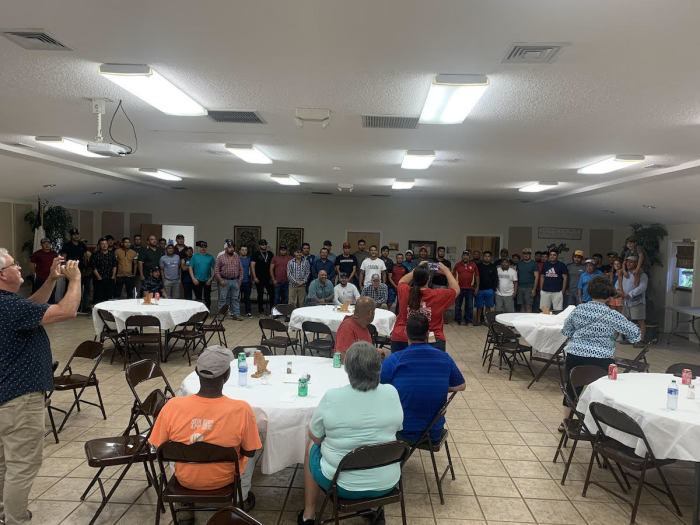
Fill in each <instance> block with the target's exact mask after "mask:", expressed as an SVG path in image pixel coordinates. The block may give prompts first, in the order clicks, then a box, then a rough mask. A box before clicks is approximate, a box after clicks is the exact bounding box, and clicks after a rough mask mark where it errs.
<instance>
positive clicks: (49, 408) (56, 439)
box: [44, 405, 58, 443]
mask: <svg viewBox="0 0 700 525" xmlns="http://www.w3.org/2000/svg"><path fill="white" fill-rule="evenodd" d="M46 410H47V411H48V413H49V422H50V423H51V433H52V434H53V438H54V440H55V441H56V443H58V432H56V422H55V421H54V420H53V412H52V411H51V405H49V406H47V407H46ZM44 437H46V436H44Z"/></svg>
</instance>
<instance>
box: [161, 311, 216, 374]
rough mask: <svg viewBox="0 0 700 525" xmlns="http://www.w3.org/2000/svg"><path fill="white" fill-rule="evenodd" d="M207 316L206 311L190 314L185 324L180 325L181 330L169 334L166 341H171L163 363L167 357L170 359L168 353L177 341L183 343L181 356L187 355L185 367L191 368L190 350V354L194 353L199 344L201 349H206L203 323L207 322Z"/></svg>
mask: <svg viewBox="0 0 700 525" xmlns="http://www.w3.org/2000/svg"><path fill="white" fill-rule="evenodd" d="M208 315H209V313H208V312H206V311H204V312H197V313H195V314H192V316H191V317H190V318H189V319H188V320H187V322H185V323H183V324H182V325H180V326H181V328H178V329H177V330H173V331H172V332H170V336H169V337H168V341H172V344H171V345H170V348H169V349H168V351H167V353H166V355H165V359H163V361H167V360H168V357H170V353H171V352H172V351H173V350H174V349H175V345H176V344H177V342H178V341H184V342H185V346H184V347H183V349H182V355H183V356H184V355H185V354H187V365H188V366H192V358H191V356H190V350H192V353H194V351H195V350H196V349H197V346H199V344H200V343H201V344H202V348H204V347H206V340H205V339H206V334H205V332H204V321H206V320H207V316H208Z"/></svg>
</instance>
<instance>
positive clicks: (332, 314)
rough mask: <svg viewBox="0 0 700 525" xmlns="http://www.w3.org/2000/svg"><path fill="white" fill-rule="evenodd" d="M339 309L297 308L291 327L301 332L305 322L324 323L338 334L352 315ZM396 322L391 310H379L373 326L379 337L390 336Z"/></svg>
mask: <svg viewBox="0 0 700 525" xmlns="http://www.w3.org/2000/svg"><path fill="white" fill-rule="evenodd" d="M338 308H340V307H339V306H334V305H331V304H323V305H319V306H305V307H303V308H296V309H295V310H294V311H293V312H292V315H291V317H290V318H289V327H290V328H293V329H295V330H301V325H302V323H303V322H304V321H315V322H317V323H323V324H325V325H326V326H328V327H329V328H330V329H331V330H332V331H333V332H337V331H338V327H339V326H340V323H342V322H343V319H345V316H346V315H350V314H351V313H352V312H338V311H337V309H338ZM350 308H351V309H352V308H354V307H352V306H351V307H350ZM395 322H396V315H394V314H393V313H392V312H390V311H389V310H384V309H383V308H377V309H376V310H375V311H374V321H372V324H373V325H374V326H375V327H376V328H377V333H378V334H379V335H390V334H391V331H392V330H393V329H394V323H395Z"/></svg>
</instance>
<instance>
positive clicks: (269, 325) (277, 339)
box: [258, 319, 297, 354]
mask: <svg viewBox="0 0 700 525" xmlns="http://www.w3.org/2000/svg"><path fill="white" fill-rule="evenodd" d="M258 325H259V326H260V332H261V334H262V335H261V336H260V344H261V345H265V346H269V347H270V348H272V349H273V350H274V349H275V348H284V353H285V354H286V353H287V348H291V349H292V353H294V354H296V353H297V352H296V347H297V341H296V339H292V337H291V336H290V335H289V329H288V327H287V325H286V324H284V323H283V322H281V321H278V320H277V319H260V321H258ZM265 330H268V333H265ZM276 334H281V335H276Z"/></svg>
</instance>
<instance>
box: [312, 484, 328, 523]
mask: <svg viewBox="0 0 700 525" xmlns="http://www.w3.org/2000/svg"><path fill="white" fill-rule="evenodd" d="M326 503H328V493H327V492H326V494H325V496H324V497H323V502H322V503H321V510H319V512H318V514H316V523H315V525H321V523H323V511H324V510H326Z"/></svg>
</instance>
